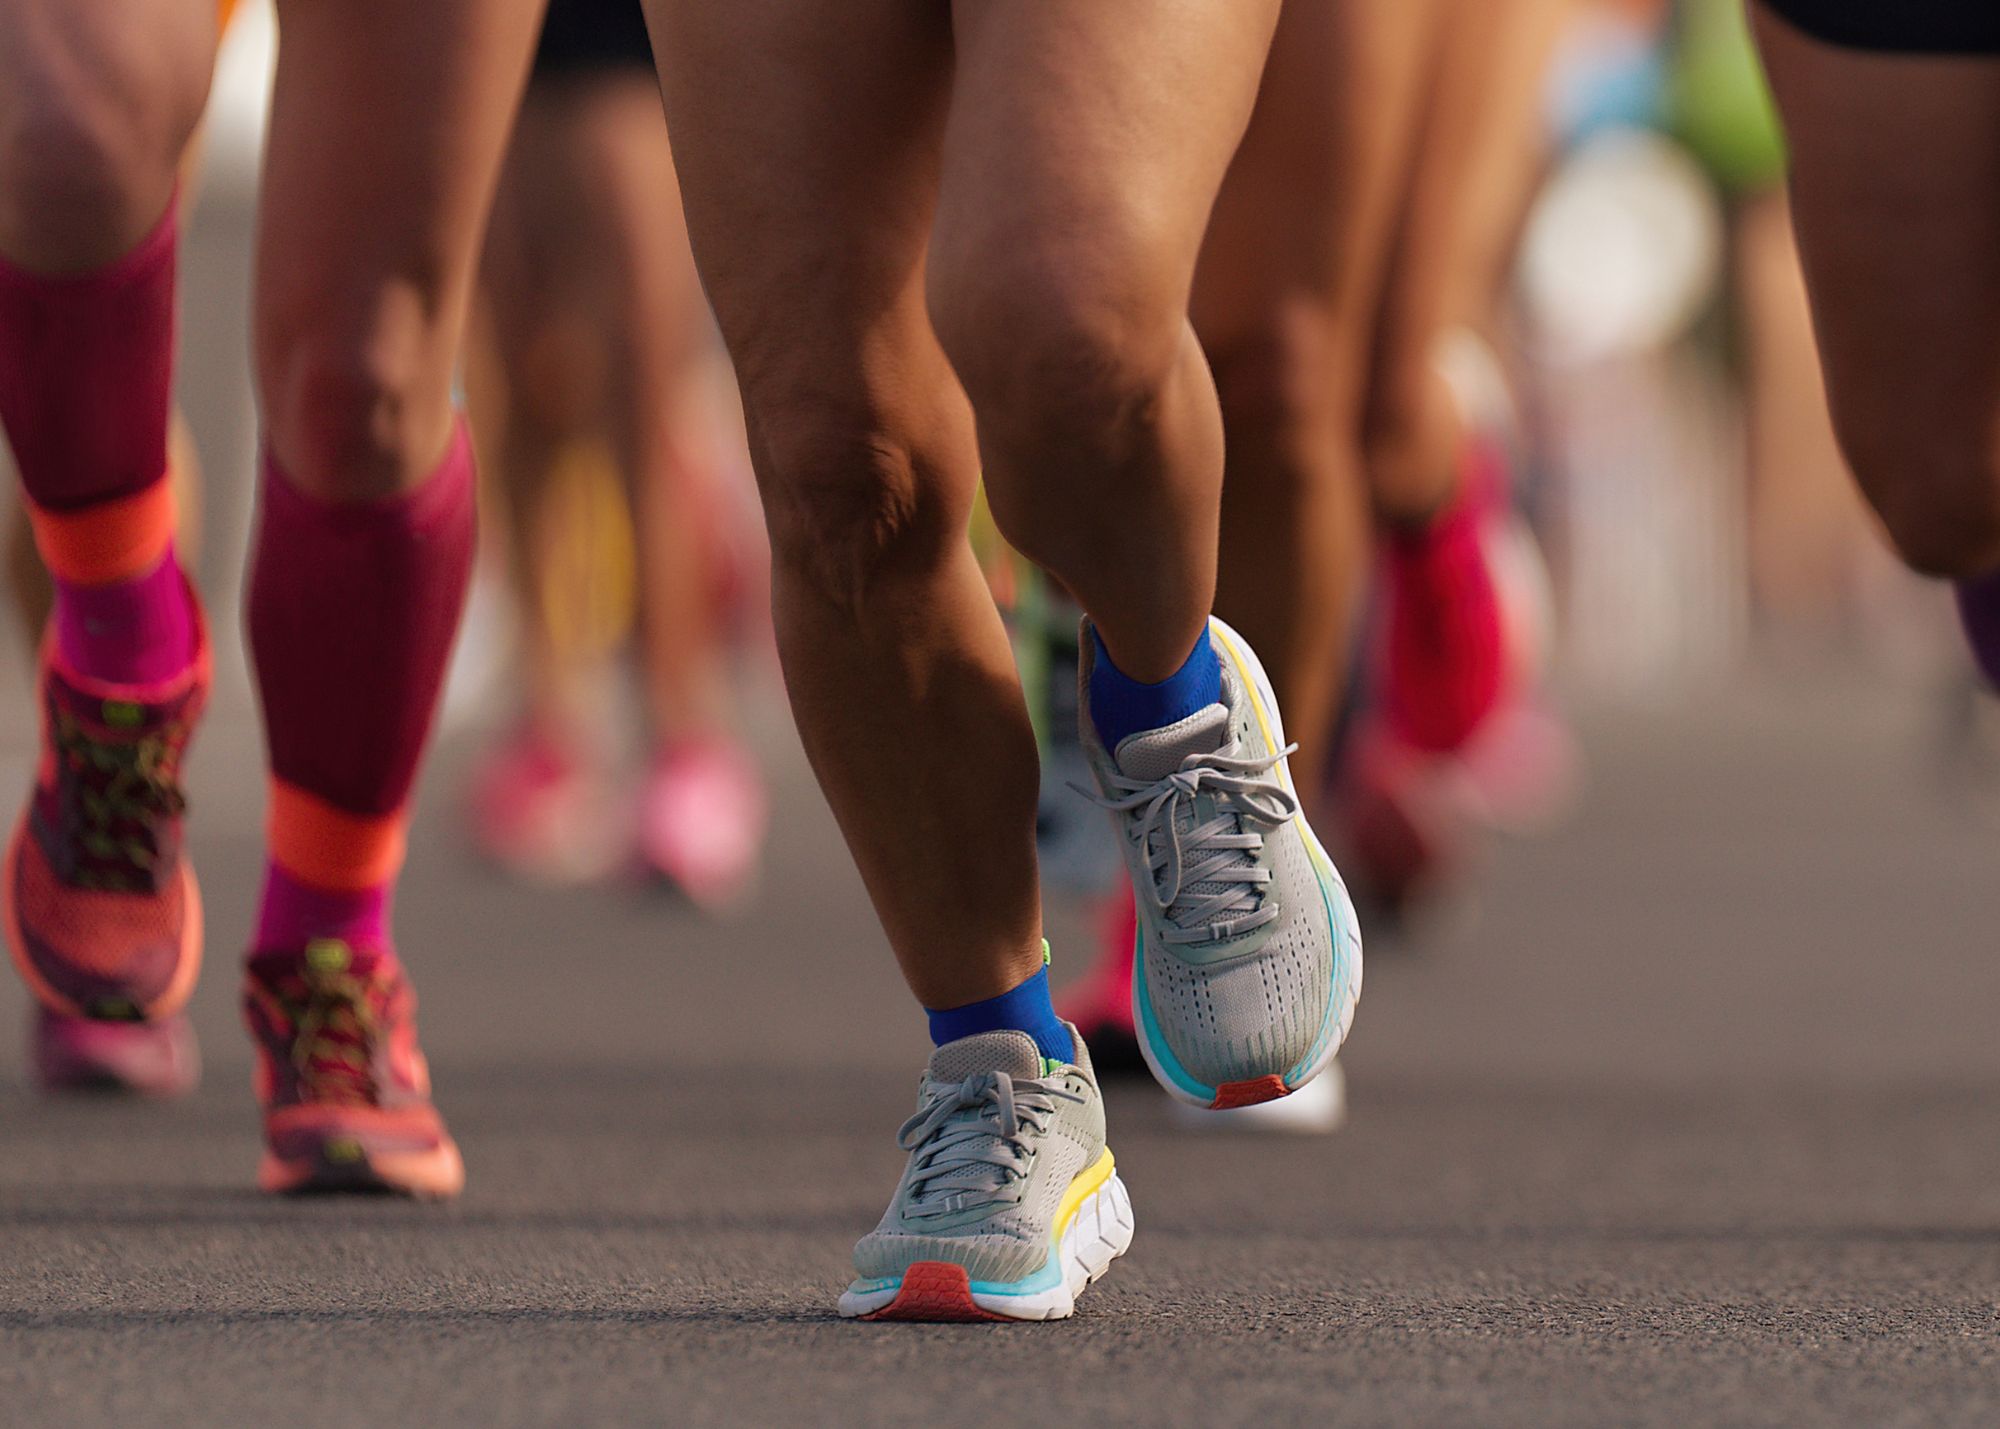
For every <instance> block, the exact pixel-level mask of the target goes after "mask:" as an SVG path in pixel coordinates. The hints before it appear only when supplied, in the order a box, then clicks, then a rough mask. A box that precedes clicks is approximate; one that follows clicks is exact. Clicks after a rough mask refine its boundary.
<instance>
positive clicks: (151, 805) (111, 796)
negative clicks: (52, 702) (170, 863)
mask: <svg viewBox="0 0 2000 1429" xmlns="http://www.w3.org/2000/svg"><path fill="white" fill-rule="evenodd" d="M54 723H55V742H56V748H57V750H58V751H59V752H60V753H61V754H62V756H63V762H64V765H65V766H66V767H67V768H68V769H69V771H70V772H71V773H72V774H73V775H78V776H81V777H77V778H72V779H70V780H68V781H65V782H66V783H67V785H68V790H67V792H68V793H69V794H70V796H71V797H70V800H69V802H70V805H71V807H72V808H74V809H75V811H76V814H77V818H78V821H79V824H80V828H79V829H78V830H77V841H78V842H79V843H80V844H81V845H82V847H83V850H84V852H86V853H88V854H89V855H90V856H91V857H93V858H96V859H100V860H103V861H105V862H107V863H113V864H119V865H123V870H124V871H125V872H127V873H129V874H131V875H134V876H136V877H137V878H138V879H140V880H146V879H150V878H151V876H152V874H153V869H154V866H155V865H156V864H157V863H158V862H159V857H160V847H159V840H158V837H157V833H156V828H157V826H158V824H159V823H160V822H161V821H162V820H165V819H170V818H173V817H175V816H177V815H179V814H180V813H181V812H182V811H183V810H184V809H185V808H186V807H187V800H186V797H185V796H184V795H183V794H182V793H181V787H180V782H179V773H180V753H179V749H178V742H179V737H180V735H181V732H182V731H181V728H180V726H179V725H169V726H167V727H166V728H164V729H158V730H153V731H151V732H149V733H147V734H144V735H142V736H140V737H139V738H138V739H134V740H121V739H103V738H100V737H99V736H98V735H96V734H95V733H94V732H93V731H92V730H91V729H90V727H89V726H88V725H86V724H85V723H84V722H83V721H82V720H79V719H77V718H76V717H75V716H74V715H71V714H68V713H67V712H62V713H59V714H58V715H57V717H56V719H55V722H54ZM83 879H84V881H85V882H86V883H93V882H107V883H108V882H117V883H121V884H122V883H123V882H124V881H125V880H124V879H119V878H106V877H104V875H103V874H101V873H100V874H96V875H93V874H90V873H89V872H87V871H86V872H85V873H84V874H83Z"/></svg>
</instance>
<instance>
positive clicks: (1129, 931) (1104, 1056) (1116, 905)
mask: <svg viewBox="0 0 2000 1429" xmlns="http://www.w3.org/2000/svg"><path fill="white" fill-rule="evenodd" d="M1099 832H1100V834H1101V833H1102V829H1101V828H1100V830H1099ZM1044 856H1045V857H1046V855H1044ZM1098 924H1099V931H1098V948H1097V961H1096V962H1094V963H1092V964H1091V965H1090V969H1089V971H1087V972H1086V973H1084V975H1083V976H1082V977H1081V978H1078V979H1077V980H1076V982H1075V983H1073V984H1071V985H1070V986H1069V987H1067V988H1065V989H1063V991H1062V994H1061V995H1060V996H1059V997H1058V998H1057V999H1056V1001H1057V1003H1058V1004H1059V1005H1058V1008H1057V1010H1058V1011H1059V1012H1060V1013H1061V1014H1062V1016H1063V1018H1064V1020H1065V1021H1069V1022H1073V1023H1075V1024H1076V1025H1077V1027H1078V1028H1079V1029H1081V1030H1082V1032H1083V1035H1084V1037H1085V1038H1086V1039H1087V1040H1088V1041H1089V1042H1090V1045H1091V1046H1093V1047H1095V1048H1096V1049H1097V1051H1096V1053H1095V1054H1094V1060H1095V1064H1096V1067H1097V1070H1098V1072H1099V1073H1100V1074H1101V1075H1104V1076H1110V1077H1117V1076H1121V1075H1124V1074H1126V1073H1134V1072H1136V1073H1139V1074H1142V1075H1143V1074H1144V1073H1145V1071H1146V1059H1145V1058H1144V1057H1143V1056H1141V1055H1140V1052H1139V1031H1138V1028H1137V1026H1136V1025H1135V1024H1134V1023H1133V1021H1132V968H1133V965H1134V964H1135V963H1136V962H1137V960H1138V941H1139V913H1138V910H1137V909H1136V908H1135V907H1133V904H1132V886H1131V885H1130V884H1124V885H1123V886H1122V887H1120V888H1119V889H1118V891H1117V892H1115V893H1113V894H1111V895H1110V897H1109V898H1107V899H1106V900H1105V903H1104V906H1103V908H1102V910H1101V911H1100V913H1099V915H1098Z"/></svg>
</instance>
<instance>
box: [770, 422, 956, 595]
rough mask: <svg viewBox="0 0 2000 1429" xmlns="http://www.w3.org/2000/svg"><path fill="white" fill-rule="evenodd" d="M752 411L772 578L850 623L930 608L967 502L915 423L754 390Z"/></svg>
mask: <svg viewBox="0 0 2000 1429" xmlns="http://www.w3.org/2000/svg"><path fill="white" fill-rule="evenodd" d="M744 407H745V410H746V413H747V414H748V417H749V424H750V430H751V447H752V452H753V455H754V457H755V461H756V467H757V480H758V490H759V493H760V495H761V497H762V499H763V503H764V516H765V523H766V525H767V526H768V527H769V529H770V536H771V561H772V569H773V575H774V578H775V579H776V580H778V582H779V583H780V584H781V585H785V586H789V587H790V588H791V589H792V590H793V591H794V592H797V593H800V594H803V595H804V596H805V597H806V598H808V599H809V600H812V601H815V602H818V603H820V604H822V605H826V606H830V607H833V608H834V609H836V610H839V611H842V612H844V613H846V614H847V615H849V616H859V615H861V614H862V613H863V612H864V611H868V610H870V609H871V608H873V609H876V610H879V609H880V608H881V607H882V606H883V605H884V604H885V603H887V604H890V605H894V604H895V602H896V600H897V598H898V597H899V596H910V597H912V598H914V599H915V600H916V601H918V602H919V603H921V602H922V601H923V600H924V599H925V596H924V592H925V590H926V588H927V586H928V583H929V581H930V579H931V578H932V577H933V576H934V575H935V574H936V572H938V571H939V570H940V569H941V567H942V565H943V563H944V561H945V559H946V557H947V555H948V553H949V551H950V550H951V549H952V548H953V546H954V544H955V543H961V542H963V540H964V532H965V522H966V519H967V515H968V511H967V504H968V503H967V502H966V501H965V500H963V499H957V498H956V497H955V495H954V492H955V486H954V484H953V483H952V482H951V481H949V480H948V477H947V474H946V473H945V472H943V471H942V470H941V469H940V468H939V467H938V466H937V465H936V463H935V460H934V458H933V456H932V455H931V454H930V453H928V452H927V451H926V444H925V443H923V442H922V441H920V440H918V439H917V437H916V435H915V433H914V432H913V430H912V429H911V427H910V425H909V424H907V423H904V422H901V421H899V420H897V419H896V417H895V416H894V415H893V414H892V413H891V411H890V410H889V409H888V408H887V406H886V405H885V404H883V403H881V402H878V401H875V400H871V399H870V397H869V396H868V395H867V394H863V393H856V394H851V395H848V396H832V395H828V394H826V393H824V392H814V393H810V394H808V393H805V392H801V391H797V390H793V391H790V392H786V391H772V390H770V389H769V388H768V387H766V388H764V389H763V390H759V389H758V387H757V386H754V385H746V387H745V390H744Z"/></svg>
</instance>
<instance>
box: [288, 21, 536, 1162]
mask: <svg viewBox="0 0 2000 1429" xmlns="http://www.w3.org/2000/svg"><path fill="white" fill-rule="evenodd" d="M538 18H539V17H538V13H537V7H536V6H534V5H528V4H521V3H516V0H428V3H426V4H424V5H422V6H410V5H407V4H404V3H402V0H284V4H283V6H282V8H281V14H280V19H281V24H282V26H283V31H284V43H283V45H282V46H281V49H280V54H279V61H278V76H277V82H276V99H275V102H274V105H273V109H272V117H271V136H270V158H269V160H268V163H267V166H266V173H265V182H264V192H263V198H262V211H261V221H260V226H259V242H258V266H257V304H256V317H255V329H256V333H255V335H256V349H257V366H258V383H259V387H260V390H261V392H262V394H263V402H264V412H265V416H266V420H267V422H268V433H267V435H268V442H269V450H268V459H267V462H266V469H265V478H264V486H263V493H262V511H261V516H260V521H259V529H258V535H257V545H256V552H255V556H254V559H253V567H252V573H251V580H250V589H249V597H248V601H249V610H248V626H249V633H250V641H251V645H252V648H253V651H254V653H255V656H256V664H257V679H258V688H259V692H260V694H261V695H262V698H263V706H264V718H265V727H266V730H267V734H268V738H269V744H270V750H271V768H272V785H271V792H272V799H271V816H270V824H269V832H270V838H271V855H272V863H271V867H270V870H269V873H268V876H267V879H266V883H265V892H264V897H263V900H262V903H261V907H260V911H259V919H258V928H257V932H256V934H255V936H254V939H253V944H252V952H253V958H252V963H251V993H250V998H249V1006H250V1010H251V1020H252V1025H253V1028H255V1029H256V1031H257V1032H258V1034H259V1038H260V1042H261V1043H262V1045H263V1050H264V1051H265V1053H266V1062H267V1070H272V1071H273V1075H272V1077H271V1083H272V1090H273V1104H274V1106H276V1107H277V1108H278V1109H277V1110H274V1112H273V1115H272V1118H271V1119H269V1120H268V1121H267V1130H268V1131H269V1132H270V1134H271V1143H272V1145H271V1152H272V1154H271V1156H270V1157H269V1158H268V1159H267V1161H266V1166H265V1173H264V1176H263V1178H262V1179H263V1181H264V1184H265V1185H266V1186H267V1187H268V1188H273V1189H283V1188H289V1187H292V1186H296V1185H298V1184H302V1183H303V1184H316V1183H318V1182H319V1181H320V1179H321V1178H323V1177H330V1178H333V1180H332V1183H333V1184H347V1182H346V1181H343V1180H340V1179H339V1178H341V1177H343V1176H347V1175H350V1174H353V1175H355V1176H356V1177H366V1176H372V1177H373V1180H374V1181H375V1182H383V1183H387V1184H389V1185H391V1186H394V1187H397V1188H399V1189H405V1190H413V1191H418V1192H425V1193H432V1194H449V1193H450V1192H452V1191H454V1190H456V1188H457V1182H458V1180H459V1179H460V1176H461V1174H462V1173H460V1172H459V1171H458V1169H457V1156H456V1152H455V1150H454V1149H453V1148H451V1146H450V1142H449V1138H448V1137H445V1136H444V1134H443V1129H442V1127H441V1126H438V1125H436V1123H435V1114H434V1113H430V1112H429V1110H428V1107H427V1106H425V1107H424V1108H423V1111H424V1113H425V1114H426V1115H425V1116H424V1117H423V1118H422V1119H423V1121H424V1124H423V1125H421V1126H405V1125H401V1124H398V1125H397V1126H395V1127H393V1128H372V1127H367V1128H364V1127H360V1126H349V1125H347V1124H346V1123H345V1122H340V1124H338V1125H334V1124H332V1123H329V1122H328V1121H327V1120H326V1118H324V1117H321V1116H318V1115H317V1113H316V1111H315V1109H314V1107H313V1105H312V1104H313V1103H314V1101H315V1098H316V1097H317V1096H318V1095H319V1092H320V1091H321V1088H320V1087H319V1086H318V1085H317V1083H316V1082H315V1081H314V1079H313V1076H312V1075H311V1074H312V1073H313V1070H314V1064H312V1063H311V1062H310V1060H309V1061H308V1063H307V1065H306V1067H305V1068H304V1070H303V1072H301V1073H300V1075H297V1076H295V1075H293V1071H292V1070H290V1069H296V1068H297V1066H298V1063H297V1061H296V1058H295V1056H294V1055H292V1054H293V1048H292V1046H291V1043H290V1041H289V1040H288V1039H289V1037H290V1036H291V1034H293V1033H294V1032H297V1031H298V1029H297V1028H295V1027H293V1026H292V1025H291V1023H290V1021H289V1020H288V1017H287V1015H286V1013H285V1009H286V1008H288V1007H290V1006H291V1002H290V1001H289V1000H288V999H289V998H290V996H291V993H292V991H294V990H295V989H294V988H293V984H294V983H296V982H298V981H300V980H302V979H303V980H304V981H306V982H308V983H311V982H312V980H313V979H315V978H325V977H337V978H341V979H351V981H343V982H341V983H340V986H341V987H343V988H345V989H347V991H348V992H349V993H351V994H352V995H353V996H355V997H357V998H362V999H365V1000H367V1001H368V1002H369V1003H370V1004H371V1008H370V1009H369V1010H370V1011H372V1012H373V1013H374V1014H375V1018H376V1020H377V1021H379V1022H382V1023H385V1024H388V1028H389V1030H385V1031H384V1032H383V1034H382V1035H383V1037H384V1039H385V1040H386V1041H393V1042H396V1043H397V1044H398V1045H401V1046H403V1047H404V1051H403V1053H402V1055H401V1056H400V1057H392V1059H391V1063H390V1064H389V1065H391V1067H392V1074H393V1075H394V1076H396V1077H397V1078H398V1080H399V1081H401V1082H402V1083H403V1084H404V1086H403V1090H404V1091H405V1092H406V1093H414V1094H415V1096H416V1099H417V1100H418V1101H421V1099H422V1093H423V1090H424V1088H425V1078H424V1076H423V1074H422V1066H421V1058H420V1057H419V1056H417V1054H416V1053H415V1050H414V1042H413V1041H412V1040H409V1039H410V1036H411V1034H410V1031H409V1022H408V1015H409V1003H408V993H407V988H406V986H405V985H404V984H403V982H402V979H401V974H400V971H399V969H398V967H397V965H396V961H395V956H394V951H393V941H392V938H391V935H390V933H389V930H388V903H389V895H390V892H391V890H392V889H393V886H394V881H395V877H396V874H397V871H398V869H399V868H400V865H401V860H402V853H403V829H404V824H405V820H406V811H407V805H408V800H409V796H410V791H411V787H412V785H413V783H414V781H415V777H416V771H417V767H418V763H419V761H420V758H421V755H422V751H423V745H424V741H425V738H426V736H427V735H428V733H429V730H430V726H431V720H432V715H433V713H434V711H435V706H436V701H437V695H438V691H439V688H440V686H441V684H442V682H443V677H444V668H445V662H446V659H447V657H448V655H449V653H450V649H451V642H452V637H453V635H454V633H455V631H456V628H457V624H458V615H459V611H460V609H461V607H462V605H463V601H464V594H465V587H466V581H467V579H468V576H469V574H470V569H471V559H472V546H473V513H472V457H471V450H470V446H469V444H468V442H467V441H466V439H465V435H464V431H463V427H462V425H461V423H460V422H459V421H458V419H457V418H456V416H455V414H454V410H453V404H452V395H451V394H452V380H453V370H454V365H455V361H456V357H457V352H458V346H459V342H460V338H461V335H462V332H463V328H464V324H465V317H466V311H467V307H468V305H469V302H470V298H471V292H472V280H473V268H474V260H475V257H476V254H477V251H478V248H479V240H480V233H481V230H482V228H483V226H484V223H485V219H486V212H487V208H488V206H489V205H490V203H491V201H492V195H493V189H494V184H495V180H496V176H497V174H498V170H499V166H500V158H501V152H502V149H503V147H504V145H505V141H506V135H507V131H508V129H509V127H510V125H511V122H512V118H513V110H514V106H515V103H516V101H517V99H518V96H519V93H520V90H521V87H522V84H523V82H524V80H525V77H526V73H527V64H528V56H529V53H530V51H531V49H532V47H533V42H534V35H535V25H536V21H537V19H538ZM362 96H365V97H366V99H365V102H362V101H361V97H362ZM316 948H319V949H335V950H338V953H337V956H336V954H335V953H334V952H325V953H315V952H313V950H314V949H316ZM329 961H331V962H334V963H337V964H338V966H337V967H332V968H329V967H328V966H326V964H327V963H328V962H329ZM361 1025H364V1026H366V1025H368V1022H367V1019H363V1020H362V1023H361ZM370 1050H373V1049H372V1048H371V1049H370ZM349 1060H350V1062H351V1061H352V1059H351V1058H350V1059H349ZM362 1060H363V1062H364V1063H365V1064H368V1065H373V1064H372V1063H367V1059H365V1058H364V1059H362ZM371 1075H372V1072H371ZM301 1108H303V1109H304V1112H303V1113H301V1114H302V1115H303V1114H305V1113H311V1114H312V1115H311V1116H308V1117H307V1120H308V1121H309V1122H310V1125H306V1126H301V1127H300V1128H298V1129H297V1134H296V1136H294V1135H293V1134H292V1132H291V1131H290V1130H287V1129H286V1127H289V1125H290V1123H289V1122H287V1123H285V1126H283V1127H281V1125H280V1123H281V1121H283V1120H284V1118H285V1117H286V1116H287V1115H288V1114H289V1113H291V1112H295V1111H299V1110H300V1109H301ZM295 1119H296V1118H295ZM336 1120H338V1119H336ZM378 1132H379V1134H380V1136H381V1137H382V1138H386V1139H383V1140H379V1141H376V1142H370V1141H369V1140H368V1139H367V1138H368V1137H369V1136H371V1135H376V1134H377V1133H378ZM355 1145H358V1146H359V1148H360V1150H361V1152H362V1153H363V1154H362V1155H361V1156H359V1157H352V1156H343V1155H340V1154H337V1153H339V1152H342V1151H344V1150H345V1149H346V1148H347V1147H349V1146H355Z"/></svg>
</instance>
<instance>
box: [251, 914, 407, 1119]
mask: <svg viewBox="0 0 2000 1429" xmlns="http://www.w3.org/2000/svg"><path fill="white" fill-rule="evenodd" d="M416 1005H417V999H416V994H415V993H414V992H413V991H411V989H410V985H409V981H408V980H407V979H406V978H405V977H404V975H403V970H402V968H401V966H400V965H399V964H398V963H397V962H396V959H395V957H394V956H393V954H390V953H388V952H387V951H385V950H382V949H376V948H366V947H350V946H349V945H348V944H346V943H344V942H340V941H338V940H336V939H330V938H328V939H319V940H316V941H314V942H313V943H311V944H309V945H307V947H306V948H305V950H304V951H303V952H302V953H299V954H297V955H288V956H276V957H274V956H272V955H270V954H259V955H258V956H257V957H256V958H254V959H253V960H252V961H251V963H250V966H249V967H248V969H247V970H246V972H245V975H244V983H243V1015H244V1021H245V1022H246V1023H247V1024H248V1026H249V1028H250V1035H251V1038H252V1040H253V1041H254V1043H255V1044H256V1047H257V1051H258V1054H259V1055H258V1069H257V1081H258V1085H257V1095H258V1100H259V1101H261V1102H262V1103H263V1105H264V1108H265V1114H266V1130H267V1134H268V1137H269V1139H270V1141H271V1143H272V1148H273V1150H275V1151H278V1152H279V1153H280V1154H285V1151H286V1147H285V1145H284V1142H285V1141H286V1139H287V1137H288V1136H297V1137H298V1138H300V1139H301V1141H302V1142H309V1141H310V1139H311V1138H313V1137H316V1136H320V1135H323V1134H325V1133H326V1132H327V1131H328V1130H331V1129H339V1130H343V1131H352V1130H355V1129H358V1128H361V1127H366V1128H367V1129H369V1130H370V1131H371V1132H372V1133H377V1134H380V1135H386V1136H389V1137H391V1138H394V1139H395V1140H396V1141H397V1142H398V1143H399V1144H404V1145H407V1146H408V1147H409V1148H410V1149H423V1148H425V1147H429V1146H432V1145H435V1144H437V1143H438V1142H439V1141H440V1139H441V1138H442V1135H443V1124H442V1122H441V1121H440V1120H439V1118H438V1115H437V1111H436V1109H435V1108H434V1107H433V1106H432V1105H431V1103H430V1073H429V1070H428V1068H427V1067H426V1066H425V1063H424V1058H423V1053H422V1052H420V1051H419V1050H418V1048H417V1034H416Z"/></svg>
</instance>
